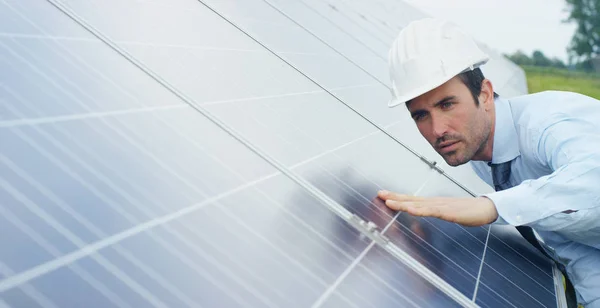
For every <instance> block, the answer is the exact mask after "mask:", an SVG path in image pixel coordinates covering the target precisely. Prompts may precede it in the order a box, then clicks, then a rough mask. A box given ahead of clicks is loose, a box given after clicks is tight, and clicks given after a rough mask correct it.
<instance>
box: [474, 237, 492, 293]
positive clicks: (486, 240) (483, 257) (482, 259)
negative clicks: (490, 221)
mask: <svg viewBox="0 0 600 308" xmlns="http://www.w3.org/2000/svg"><path fill="white" fill-rule="evenodd" d="M490 233H492V228H488V232H487V235H486V237H485V246H483V254H482V255H481V263H480V264H479V271H478V272H477V280H476V281H475V291H474V292H473V302H475V301H476V300H477V291H478V289H479V282H480V280H481V272H482V271H483V265H484V262H485V254H486V252H487V249H488V241H489V239H490Z"/></svg>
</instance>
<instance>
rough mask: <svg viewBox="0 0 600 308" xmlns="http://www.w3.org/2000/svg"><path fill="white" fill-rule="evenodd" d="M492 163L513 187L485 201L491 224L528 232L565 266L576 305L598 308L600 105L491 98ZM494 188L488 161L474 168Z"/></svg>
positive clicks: (566, 98) (559, 97)
mask: <svg viewBox="0 0 600 308" xmlns="http://www.w3.org/2000/svg"><path fill="white" fill-rule="evenodd" d="M495 105H496V107H495V110H496V123H495V136H494V140H493V142H494V144H493V152H492V163H494V164H499V163H503V162H507V161H511V160H512V164H511V175H510V179H509V182H510V185H511V186H512V188H509V189H506V190H503V191H499V192H494V193H490V194H485V196H486V197H488V198H490V199H491V200H492V201H493V202H494V204H495V205H496V208H497V211H498V214H499V218H498V220H497V221H496V222H495V223H496V224H510V225H514V226H519V225H527V226H530V227H532V228H533V229H534V230H535V231H536V232H537V233H538V234H539V235H540V237H541V238H542V240H543V242H544V243H545V244H546V246H548V247H549V248H551V249H552V250H553V251H550V255H552V256H554V257H555V258H556V260H558V261H559V262H561V263H563V264H564V265H565V266H566V269H567V273H568V274H569V277H570V278H571V281H572V282H573V285H574V287H575V290H576V292H577V296H578V300H579V302H580V303H582V304H584V305H585V307H586V308H587V307H593V308H596V307H598V308H600V101H598V100H596V99H593V98H590V97H587V96H584V95H580V94H576V93H570V92H560V91H547V92H542V93H536V94H530V95H525V96H520V97H515V98H510V99H502V98H498V99H496V103H495ZM471 165H472V167H473V169H474V170H475V172H476V173H477V175H478V176H479V177H480V178H482V179H483V180H484V181H486V182H487V183H488V184H489V185H491V186H492V187H493V186H494V185H493V180H492V175H491V168H490V167H489V166H488V162H484V161H472V162H471Z"/></svg>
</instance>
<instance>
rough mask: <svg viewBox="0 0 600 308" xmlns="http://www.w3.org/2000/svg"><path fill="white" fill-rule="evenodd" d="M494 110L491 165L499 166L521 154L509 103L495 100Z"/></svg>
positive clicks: (498, 99) (503, 100)
mask: <svg viewBox="0 0 600 308" xmlns="http://www.w3.org/2000/svg"><path fill="white" fill-rule="evenodd" d="M495 110H496V124H495V131H494V148H493V149H492V163H493V164H500V163H504V162H507V161H511V160H513V159H515V158H517V157H518V156H519V155H521V152H520V151H519V143H518V140H519V139H518V135H517V130H516V129H515V123H514V120H513V115H512V110H511V108H510V101H508V100H505V99H501V98H497V99H496V100H495Z"/></svg>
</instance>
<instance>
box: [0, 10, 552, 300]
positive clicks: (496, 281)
mask: <svg viewBox="0 0 600 308" xmlns="http://www.w3.org/2000/svg"><path fill="white" fill-rule="evenodd" d="M422 16H425V15H424V14H423V13H421V12H419V11H417V10H415V9H414V8H412V7H410V6H408V5H406V4H405V3H403V2H400V1H392V0H371V1H360V0H346V1H342V0H244V1H223V0H202V1H196V0H110V1H109V0H88V1H76V0H69V1H58V0H49V1H41V0H27V1H24V0H0V141H1V143H0V144H1V148H0V159H1V161H0V244H1V245H2V247H3V248H2V249H0V307H81V306H84V307H113V306H115V307H146V306H157V307H167V306H169V307H185V306H193V307H196V306H202V307H206V306H208V307H230V306H252V307H265V306H267V307H282V306H285V307H296V306H298V307H306V306H311V307H338V306H344V307H347V306H352V307H368V306H373V307H387V306H396V307H398V306H400V307H413V306H416V307H451V306H482V307H498V306H501V307H507V306H510V307H555V306H557V295H556V292H555V289H556V286H555V282H554V281H555V279H554V274H553V268H552V266H551V264H550V263H549V262H548V261H546V260H544V259H543V257H541V256H540V255H539V254H537V253H536V252H535V251H534V250H533V249H532V248H530V247H529V246H527V245H528V244H527V243H526V242H525V241H524V240H522V239H520V238H519V237H518V236H517V235H516V234H517V233H516V231H515V230H514V228H512V227H498V226H494V227H492V228H489V227H487V226H486V227H481V228H464V227H461V226H458V225H455V224H450V223H446V222H442V221H439V220H436V219H429V218H415V217H410V216H407V215H404V214H400V213H395V212H392V211H390V210H389V209H387V208H386V207H385V205H383V204H382V203H381V201H380V200H378V199H377V198H376V192H377V190H379V189H382V188H385V189H389V190H393V191H397V192H400V193H407V194H417V195H421V196H434V195H436V196H437V195H445V196H465V197H468V196H471V193H470V192H469V190H471V191H474V192H475V193H481V192H486V191H489V190H490V188H489V187H488V186H486V185H485V184H483V182H481V181H479V180H478V179H477V178H476V177H475V175H474V174H473V173H472V171H470V169H468V167H460V168H450V167H449V166H447V165H445V164H444V163H443V161H441V160H440V159H439V157H438V156H437V154H436V153H435V152H434V151H433V150H432V149H430V147H429V145H427V144H426V143H425V141H424V140H422V138H421V137H420V135H419V134H418V132H417V131H416V128H415V127H414V124H412V120H410V118H409V117H408V115H407V114H406V112H404V111H403V110H402V109H401V108H395V109H388V108H387V106H386V103H387V100H388V99H389V95H390V94H389V93H390V92H389V89H388V84H389V81H388V74H387V65H386V55H387V50H388V46H389V44H391V41H392V40H393V38H394V37H395V35H396V34H397V32H398V31H399V29H401V28H402V27H403V26H405V25H406V24H407V23H408V22H409V21H410V20H413V19H416V18H419V17H422ZM482 47H483V48H485V49H486V51H488V52H490V53H491V54H492V55H493V59H492V60H491V61H490V63H489V65H488V66H486V67H485V68H484V73H485V74H486V75H487V76H488V77H490V78H491V79H492V81H493V82H494V84H495V86H496V89H497V92H498V93H500V94H501V95H507V96H511V95H516V94H521V93H526V91H527V88H526V84H525V79H524V78H525V77H524V75H523V72H522V71H521V70H520V69H518V67H516V66H515V65H513V64H512V63H510V62H509V61H507V60H505V59H503V58H502V57H500V56H499V55H497V54H496V53H495V52H493V51H492V50H490V49H489V48H487V47H485V46H482ZM433 161H436V162H437V163H436V164H433V163H432V162H433Z"/></svg>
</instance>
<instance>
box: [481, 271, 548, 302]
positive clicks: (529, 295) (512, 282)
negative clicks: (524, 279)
mask: <svg viewBox="0 0 600 308" xmlns="http://www.w3.org/2000/svg"><path fill="white" fill-rule="evenodd" d="M484 266H487V267H489V268H490V269H491V270H492V271H493V272H495V273H496V274H497V275H499V276H500V277H503V278H504V279H506V280H507V281H508V282H509V283H510V284H512V285H513V286H515V287H516V288H517V289H519V290H521V291H523V293H524V294H526V295H527V296H528V297H529V298H531V299H532V300H534V301H535V302H537V303H538V304H540V305H541V306H543V305H544V304H542V303H541V302H540V301H539V300H538V299H537V298H535V296H532V295H531V294H530V293H528V292H526V291H525V290H523V288H521V286H520V285H519V284H518V283H516V282H514V281H513V280H512V279H510V278H508V277H506V276H505V275H504V274H502V273H501V272H499V271H498V270H496V269H495V268H494V267H492V266H489V265H488V264H485V265H484ZM484 285H485V284H484ZM546 291H547V290H546ZM548 293H549V295H550V296H552V295H554V294H552V293H551V292H548Z"/></svg>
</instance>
